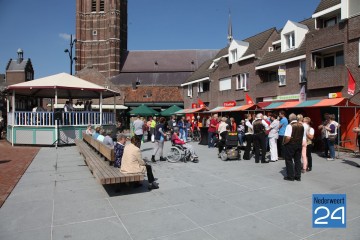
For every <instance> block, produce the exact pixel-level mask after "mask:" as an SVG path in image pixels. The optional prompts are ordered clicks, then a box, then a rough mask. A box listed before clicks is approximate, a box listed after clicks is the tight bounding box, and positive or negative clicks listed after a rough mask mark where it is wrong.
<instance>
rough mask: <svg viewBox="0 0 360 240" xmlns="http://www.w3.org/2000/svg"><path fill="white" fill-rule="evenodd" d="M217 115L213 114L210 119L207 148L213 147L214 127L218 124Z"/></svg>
mask: <svg viewBox="0 0 360 240" xmlns="http://www.w3.org/2000/svg"><path fill="white" fill-rule="evenodd" d="M217 118H218V115H217V114H214V115H213V117H212V118H211V119H210V124H209V129H208V147H209V148H212V147H214V142H213V138H214V136H215V133H216V125H217V124H218V121H217Z"/></svg>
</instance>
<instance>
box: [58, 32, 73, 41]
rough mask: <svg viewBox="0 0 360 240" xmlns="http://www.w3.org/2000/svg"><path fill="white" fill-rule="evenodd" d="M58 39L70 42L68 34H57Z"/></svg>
mask: <svg viewBox="0 0 360 240" xmlns="http://www.w3.org/2000/svg"><path fill="white" fill-rule="evenodd" d="M59 37H61V38H62V39H64V40H70V37H71V36H70V34H67V33H59Z"/></svg>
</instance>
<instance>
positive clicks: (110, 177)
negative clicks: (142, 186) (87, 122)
mask: <svg viewBox="0 0 360 240" xmlns="http://www.w3.org/2000/svg"><path fill="white" fill-rule="evenodd" d="M83 140H84V141H81V140H79V139H76V140H75V144H76V146H77V148H78V150H79V152H80V154H82V155H83V157H84V160H85V162H86V164H87V165H88V167H89V169H90V171H91V172H92V174H93V175H94V177H95V178H96V179H98V181H99V182H100V183H101V184H104V185H105V184H116V183H128V182H137V181H143V180H144V174H125V173H122V172H120V169H118V168H114V167H112V166H110V165H109V164H108V163H107V162H105V161H104V160H103V159H102V158H101V155H102V156H105V155H104V154H105V153H106V154H108V157H109V158H110V156H109V154H113V151H114V150H113V149H111V148H110V147H108V146H105V145H104V144H102V143H100V142H99V141H97V140H95V139H93V138H92V137H91V136H90V135H88V134H85V133H83ZM92 144H94V145H92ZM102 145H103V146H102ZM90 147H92V148H93V149H94V150H95V151H97V152H99V153H100V154H101V155H99V154H97V153H96V152H95V151H93V150H92V149H91V148H90ZM106 147H107V148H106ZM109 150H112V153H111V151H109ZM108 157H106V156H105V158H107V159H109V158H108ZM110 159H111V158H110ZM113 159H114V158H113Z"/></svg>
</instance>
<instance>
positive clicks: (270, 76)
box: [267, 72, 278, 82]
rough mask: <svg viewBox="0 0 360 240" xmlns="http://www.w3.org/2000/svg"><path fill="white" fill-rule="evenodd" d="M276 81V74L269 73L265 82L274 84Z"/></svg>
mask: <svg viewBox="0 0 360 240" xmlns="http://www.w3.org/2000/svg"><path fill="white" fill-rule="evenodd" d="M276 81H278V73H277V72H269V73H268V78H267V82H276Z"/></svg>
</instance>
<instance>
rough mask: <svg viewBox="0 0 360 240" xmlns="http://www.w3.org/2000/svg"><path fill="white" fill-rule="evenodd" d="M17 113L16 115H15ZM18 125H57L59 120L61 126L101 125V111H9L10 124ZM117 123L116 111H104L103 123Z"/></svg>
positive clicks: (8, 119)
mask: <svg viewBox="0 0 360 240" xmlns="http://www.w3.org/2000/svg"><path fill="white" fill-rule="evenodd" d="M14 115H15V116H14ZM13 119H14V125H16V126H39V127H41V126H42V127H51V126H55V121H56V120H58V122H57V124H58V125H59V126H69V125H71V126H83V125H89V124H91V125H101V123H100V112H66V113H65V112H61V113H54V112H15V114H13V113H12V112H9V113H8V115H7V121H8V125H13ZM115 123H116V119H115V114H114V113H108V112H106V113H102V125H112V124H115Z"/></svg>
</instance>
